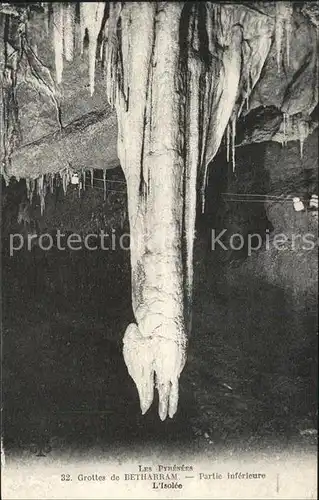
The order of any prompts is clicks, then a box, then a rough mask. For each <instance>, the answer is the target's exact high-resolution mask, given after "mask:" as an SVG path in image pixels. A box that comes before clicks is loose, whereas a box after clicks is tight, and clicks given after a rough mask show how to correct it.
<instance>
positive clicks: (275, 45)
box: [0, 2, 319, 178]
mask: <svg viewBox="0 0 319 500" xmlns="http://www.w3.org/2000/svg"><path fill="white" fill-rule="evenodd" d="M208 3H209V2H208ZM113 4H114V5H116V3H113ZM83 5H84V4H82V5H80V7H77V6H76V5H75V4H66V6H65V7H64V10H63V9H62V4H58V3H53V4H45V3H41V2H37V3H29V4H28V5H27V4H18V3H17V4H15V3H7V4H6V3H2V4H1V7H0V29H1V36H0V44H1V47H0V50H1V59H0V61H1V75H2V77H1V79H2V100H1V106H2V110H1V114H2V124H1V131H2V133H1V157H2V168H3V173H5V175H6V178H10V177H11V176H15V177H17V178H23V177H29V178H37V177H39V176H40V175H43V174H54V173H58V172H61V171H62V170H63V169H64V168H65V167H66V166H71V167H72V168H73V169H75V170H82V169H88V168H96V169H110V168H114V167H116V166H118V165H119V159H118V153H117V137H118V127H117V117H116V112H115V110H114V108H113V107H112V106H111V105H110V99H109V98H108V97H109V96H108V93H107V85H108V83H107V78H106V77H105V74H106V72H107V70H108V69H107V63H106V45H107V39H108V36H109V33H110V26H108V24H110V18H108V15H109V5H108V4H106V5H105V9H104V7H103V9H102V10H101V11H100V14H99V16H100V18H99V19H98V20H97V24H96V26H93V25H92V26H89V25H87V26H86V25H85V21H83V19H84V17H83V16H82V13H81V12H80V10H81V8H82V10H83ZM215 8H217V4H216V5H215ZM222 10H223V11H224V13H225V16H227V15H228V14H229V13H231V16H230V17H231V19H232V23H233V24H236V23H241V22H242V20H243V19H244V23H243V25H244V31H245V33H244V40H243V42H242V51H243V54H244V58H243V67H242V75H243V74H244V73H245V72H246V73H247V72H248V73H250V76H249V78H248V80H249V81H248V82H247V83H246V84H244V89H243V92H242V93H241V95H240V96H238V99H237V105H238V108H239V109H238V116H237V136H236V140H235V144H236V145H237V146H238V145H241V144H242V145H244V144H249V143H252V142H263V141H269V140H274V141H278V142H281V143H283V144H285V143H286V142H287V141H289V140H299V141H300V142H301V147H302V143H303V141H304V140H305V138H306V137H307V136H308V134H310V133H311V132H312V131H313V130H314V129H315V128H316V127H317V125H318V116H317V108H316V105H317V101H318V89H317V55H318V39H317V29H318V28H317V26H318V18H319V15H318V12H319V7H318V2H296V3H293V2H279V3H278V4H276V3H275V2H240V3H239V2H236V5H235V3H234V2H225V3H224V4H223V8H222ZM211 12H214V10H213V9H211ZM222 14H223V12H222ZM59 16H61V19H60V21H59ZM265 21H266V22H265ZM59 22H60V27H59V24H58V23H59ZM213 22H215V23H218V22H219V26H217V24H216V26H215V29H216V30H217V31H218V30H220V31H221V37H222V36H224V33H226V31H225V29H229V26H228V25H227V23H226V17H225V18H223V16H221V17H220V19H219V21H216V16H215V19H214V20H213ZM227 22H228V21H227ZM63 23H64V26H63ZM223 23H224V24H223ZM59 29H60V31H61V30H62V31H63V30H64V31H63V32H64V37H63V35H62V36H60V35H59ZM223 30H224V33H223ZM262 30H264V32H265V36H264V37H262V38H261V39H260V43H256V44H255V45H254V43H251V42H254V40H255V39H256V36H257V34H258V33H259V34H260V32H261V31H262ZM88 38H91V41H89V40H88ZM226 38H227V37H226ZM70 40H71V41H70ZM92 41H93V42H92ZM220 41H221V38H220V39H219V42H220ZM224 43H225V45H227V43H228V42H227V40H226V39H225V40H224ZM92 50H93V51H94V53H96V60H95V69H93V73H94V91H93V87H92V85H93V84H92V78H93V77H92ZM251 50H253V51H257V52H259V53H260V60H261V61H264V62H263V64H262V67H258V66H255V67H252V68H250V67H249V58H248V56H247V57H246V60H247V63H246V67H245V52H247V53H248V52H249V51H251ZM60 52H61V54H60ZM215 55H216V54H215ZM215 55H214V54H213V56H215ZM94 59H95V58H94ZM90 65H91V69H90ZM249 87H250V88H249ZM245 94H246V95H245ZM225 141H226V134H225ZM225 141H223V144H224V142H225Z"/></svg>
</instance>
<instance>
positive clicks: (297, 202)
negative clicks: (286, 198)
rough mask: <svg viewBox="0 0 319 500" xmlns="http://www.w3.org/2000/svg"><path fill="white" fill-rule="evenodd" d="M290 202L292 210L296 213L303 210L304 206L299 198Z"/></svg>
mask: <svg viewBox="0 0 319 500" xmlns="http://www.w3.org/2000/svg"><path fill="white" fill-rule="evenodd" d="M292 201H293V204H294V209H295V211H296V212H301V211H302V210H304V209H305V206H304V204H303V203H302V201H301V200H300V198H297V197H295V198H293V199H292Z"/></svg>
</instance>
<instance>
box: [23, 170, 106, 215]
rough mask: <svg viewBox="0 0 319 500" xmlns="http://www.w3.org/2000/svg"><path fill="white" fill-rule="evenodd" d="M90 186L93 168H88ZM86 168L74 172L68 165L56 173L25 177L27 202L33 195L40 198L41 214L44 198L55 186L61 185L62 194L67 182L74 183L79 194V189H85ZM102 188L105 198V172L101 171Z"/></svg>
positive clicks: (30, 201) (65, 190)
mask: <svg viewBox="0 0 319 500" xmlns="http://www.w3.org/2000/svg"><path fill="white" fill-rule="evenodd" d="M89 176H90V180H89V182H90V186H91V187H92V186H93V182H94V177H93V169H91V170H90V174H89ZM87 177H88V176H87V172H86V170H84V169H83V170H81V172H74V171H73V170H72V169H70V168H69V167H66V168H64V169H63V170H61V171H60V172H58V173H56V174H55V173H53V174H45V175H41V176H40V177H37V178H26V179H25V183H26V195H27V199H28V201H29V203H30V204H31V203H32V200H33V197H34V195H37V196H38V197H39V199H40V207H41V215H42V214H43V212H44V210H45V198H46V195H47V194H48V193H51V194H53V193H54V190H55V188H56V187H60V186H62V188H63V192H64V194H66V193H67V189H68V186H69V184H76V185H77V189H78V191H79V196H80V195H81V191H82V190H85V188H86V185H87V182H88V178H87ZM103 190H104V199H105V198H106V191H107V188H106V173H105V171H104V172H103Z"/></svg>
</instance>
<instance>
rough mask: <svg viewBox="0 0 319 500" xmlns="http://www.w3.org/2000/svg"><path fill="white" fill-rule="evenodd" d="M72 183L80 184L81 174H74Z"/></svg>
mask: <svg viewBox="0 0 319 500" xmlns="http://www.w3.org/2000/svg"><path fill="white" fill-rule="evenodd" d="M71 184H79V175H78V174H72V177H71Z"/></svg>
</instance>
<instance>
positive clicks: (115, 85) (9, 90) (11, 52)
mask: <svg viewBox="0 0 319 500" xmlns="http://www.w3.org/2000/svg"><path fill="white" fill-rule="evenodd" d="M35 5H36V4H31V6H30V7H25V6H24V7H23V8H21V9H18V10H17V11H15V10H14V9H13V10H10V9H7V10H5V9H3V11H2V13H1V11H0V28H1V32H2V36H1V46H0V50H1V52H2V56H3V57H2V58H1V87H2V99H1V127H0V129H1V146H2V154H1V156H2V165H3V166H4V167H5V165H6V162H8V161H10V154H11V152H12V151H13V149H14V148H16V147H18V146H19V143H20V141H21V131H20V127H19V109H18V103H17V100H16V85H17V78H18V73H19V69H20V68H22V67H23V68H24V69H25V66H26V65H27V66H29V70H30V73H31V74H32V75H33V77H34V79H33V83H35V84H36V85H38V86H40V87H41V90H45V91H46V92H47V93H48V94H49V95H50V97H51V98H52V100H53V101H54V103H55V105H56V109H57V115H58V117H59V101H58V97H57V95H58V93H57V92H56V85H55V83H57V84H60V83H61V82H62V78H63V65H64V60H65V61H72V60H73V58H74V55H75V54H77V53H81V54H82V53H83V50H84V46H85V44H87V51H88V56H89V80H90V92H91V94H93V92H94V86H95V66H96V61H99V62H100V63H101V64H102V66H103V67H104V70H105V75H106V78H107V94H108V99H109V102H110V103H111V104H112V105H115V103H116V101H117V100H118V99H119V97H120V96H121V99H123V98H124V101H125V103H126V106H128V105H129V87H130V82H129V81H128V80H127V77H126V75H127V73H128V72H127V71H124V70H123V68H124V67H125V66H126V61H125V60H124V59H123V54H124V52H125V43H128V41H127V40H125V30H126V26H125V24H123V19H122V17H121V12H122V7H123V5H122V3H121V2H107V3H104V2H90V3H89V2H82V3H79V4H76V3H71V2H65V3H63V2H53V3H51V4H50V3H45V2H39V3H38V6H39V8H40V9H43V10H44V12H45V19H46V20H47V24H46V30H51V32H52V37H53V44H54V53H55V73H56V82H54V81H53V79H52V77H51V74H50V72H49V70H48V69H47V68H45V67H44V66H43V65H42V64H41V61H39V59H38V58H37V55H36V48H35V47H31V46H29V43H28V11H29V10H30V9H32V8H34V6H35ZM185 8H186V7H185ZM198 8H199V7H198ZM199 9H200V8H199ZM201 9H202V10H203V9H204V10H206V11H207V13H206V28H205V29H206V30H207V36H208V40H210V42H209V43H212V42H215V41H218V43H219V44H220V47H222V49H223V48H225V47H227V45H228V43H229V35H230V32H229V29H231V27H232V25H233V24H232V22H233V20H234V17H235V16H234V12H235V10H236V9H237V10H238V7H237V6H233V5H229V4H228V5H226V6H222V5H218V4H210V3H207V5H205V4H203V7H201ZM292 16H293V5H292V3H291V2H275V16H274V17H275V19H274V22H273V25H274V26H273V30H274V35H275V41H276V49H277V65H278V71H279V72H280V71H281V66H282V61H283V60H284V59H285V63H286V64H287V65H289V60H290V45H291V32H292ZM267 22H268V23H269V22H270V23H271V22H272V21H271V19H270V18H268V19H267ZM202 28H203V27H202V26H201V27H200V29H202ZM263 40H264V41H265V39H263ZM197 43H199V38H198V40H197ZM238 43H240V44H241V49H242V61H241V64H242V65H241V69H242V73H241V75H240V80H241V81H240V87H241V90H240V95H241V97H242V98H241V102H239V99H238V97H239V96H238V95H237V96H236V99H237V104H238V105H237V106H235V105H234V103H233V99H231V103H232V106H233V111H232V115H231V119H230V120H229V122H228V123H227V125H226V127H221V129H222V128H223V129H224V128H226V132H225V142H226V145H227V159H228V160H229V161H231V162H232V165H233V169H235V144H236V121H237V119H238V117H239V116H240V113H241V111H242V108H243V105H244V103H246V105H247V106H249V95H250V93H251V91H252V89H253V87H254V85H255V84H256V82H257V81H258V79H259V77H260V72H261V69H262V65H261V64H260V65H259V66H260V67H256V66H255V67H252V66H251V56H252V54H251V44H249V43H247V41H245V40H243V39H242V40H240V42H238ZM269 43H270V42H269ZM202 48H203V47H200V46H199V45H198V47H197V48H196V47H195V50H202ZM211 48H212V47H209V48H208V51H209V52H210V49H211ZM123 49H124V50H123ZM258 50H259V51H260V56H261V57H260V59H261V61H264V59H265V57H264V55H265V53H268V51H269V44H268V42H267V43H266V44H265V45H264V46H262V45H260V46H259V47H258ZM237 62H238V61H237ZM232 63H235V61H232ZM208 76H209V75H208ZM212 76H213V75H212ZM227 76H228V75H227ZM232 86H233V87H234V88H235V87H236V85H235V84H233V85H232ZM119 94H120V95H119ZM225 94H226V93H225V92H224V95H225ZM209 100H210V96H209V95H207V96H206V99H205V101H206V102H209ZM225 101H226V99H225ZM286 122H289V115H288V114H287V113H283V129H284V134H285V130H287V126H286ZM304 124H305V120H302V119H301V120H300V127H299V129H300V142H301V148H300V149H301V151H302V144H303V142H304V139H305V133H306V129H305V127H304ZM285 142H286V141H284V144H285ZM2 173H3V174H4V175H5V169H3V170H2ZM205 179H206V176H205V175H204V179H203V183H202V194H204V192H205Z"/></svg>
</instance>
